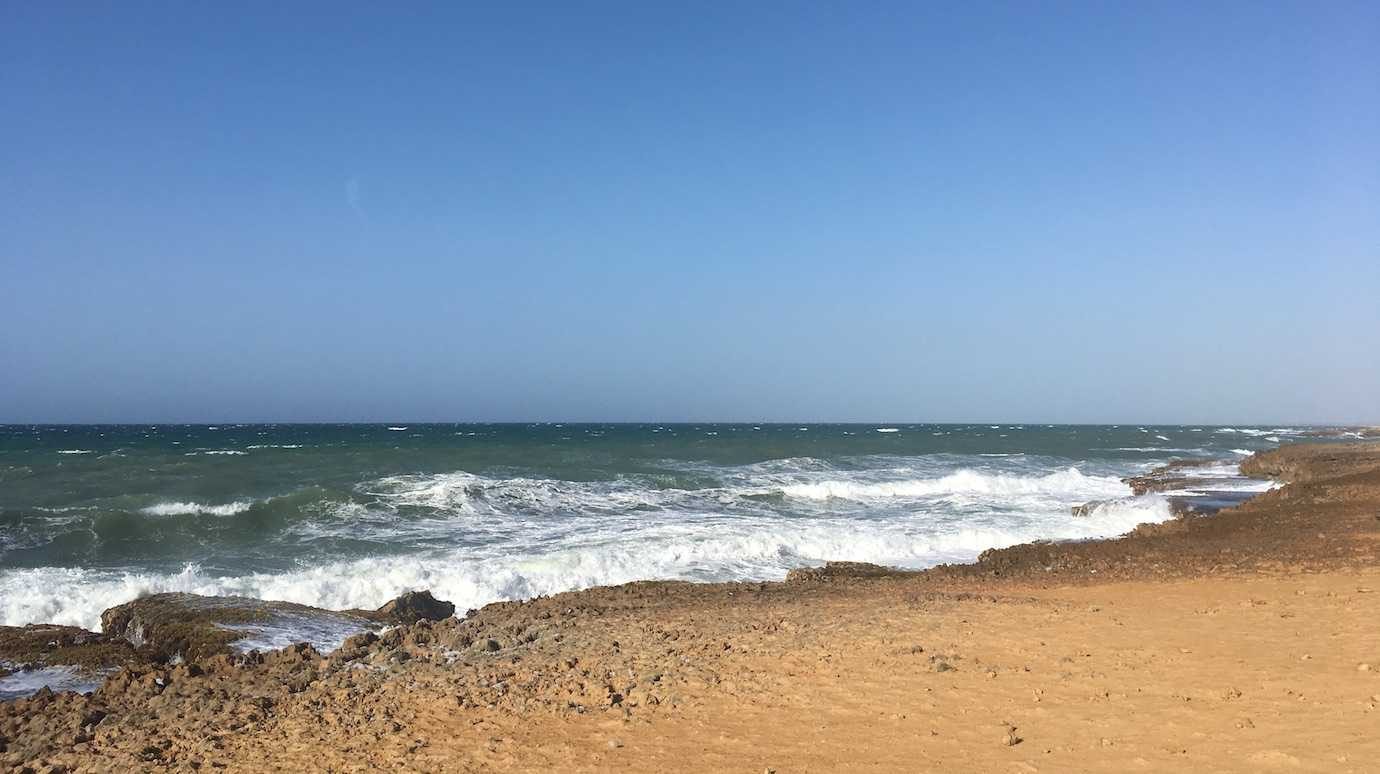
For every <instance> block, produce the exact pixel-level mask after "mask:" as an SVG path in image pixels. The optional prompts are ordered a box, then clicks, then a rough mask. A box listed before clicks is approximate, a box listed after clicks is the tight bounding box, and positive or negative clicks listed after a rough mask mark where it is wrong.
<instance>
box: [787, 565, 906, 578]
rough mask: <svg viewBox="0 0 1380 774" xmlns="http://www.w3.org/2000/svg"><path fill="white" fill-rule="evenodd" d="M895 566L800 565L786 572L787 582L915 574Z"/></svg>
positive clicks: (893, 576)
mask: <svg viewBox="0 0 1380 774" xmlns="http://www.w3.org/2000/svg"><path fill="white" fill-rule="evenodd" d="M913 574H914V573H909V572H907V571H905V570H898V569H896V568H894V567H883V566H882V565H879V564H869V563H867V562H825V563H824V566H823V567H799V568H796V569H794V570H791V571H790V572H788V573H786V582H787V583H811V582H821V581H824V582H827V581H832V580H840V579H844V578H895V577H903V576H907V575H913Z"/></svg>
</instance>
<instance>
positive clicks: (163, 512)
mask: <svg viewBox="0 0 1380 774" xmlns="http://www.w3.org/2000/svg"><path fill="white" fill-rule="evenodd" d="M253 505H254V503H252V502H250V501H248V500H236V501H235V502H233V503H225V504H224V505H205V504H203V503H189V502H163V503H155V504H153V505H150V506H147V507H145V508H140V509H139V512H140V513H144V514H147V515H149V516H198V515H202V514H205V515H209V516H234V515H235V514H237V513H244V512H245V511H247V510H249V509H250V508H251V507H253Z"/></svg>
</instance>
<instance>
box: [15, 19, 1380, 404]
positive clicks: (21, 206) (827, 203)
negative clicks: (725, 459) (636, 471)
mask: <svg viewBox="0 0 1380 774" xmlns="http://www.w3.org/2000/svg"><path fill="white" fill-rule="evenodd" d="M1377 62H1380V6H1377V5H1376V4H1373V3H1348V2H1338V3H1329V4H1325V5H1321V6H1319V5H1312V4H1304V3H1290V2H1268V3H1220V4H1214V5H1211V6H1208V7H1204V6H1201V5H1199V4H1193V3H1164V4H1155V5H1147V6H1139V7H1134V6H1125V7H1123V6H1112V5H1106V4H1097V3H1068V4H1061V5H1058V6H1042V7H1036V6H1029V7H1022V6H1019V5H1013V6H1006V5H992V6H981V7H972V6H967V5H950V6H943V5H926V6H923V7H921V6H916V5H913V4H907V3H897V4H890V3H882V4H877V5H870V6H868V7H866V8H849V7H840V6H833V5H826V4H813V3H784V4H775V3H762V4H755V5H753V6H751V7H748V8H738V7H730V6H728V5H709V6H705V7H696V8H689V7H685V8H676V7H646V6H642V5H638V4H619V3H596V4H593V5H590V6H585V7H581V8H572V7H569V6H566V5H564V4H533V5H528V6H524V7H522V8H498V7H485V6H460V5H422V6H417V7H413V8H409V9H408V10H407V11H406V12H403V11H400V10H395V9H384V8H370V7H367V6H351V5H344V6H341V5H329V6H325V5H322V6H310V5H295V6H292V7H287V8H281V9H278V8H269V7H267V6H250V7H247V8H243V7H235V8H231V7H225V8H218V7H192V6H184V5H179V4H152V5H138V6H119V7H115V6H111V7H81V6H54V5H20V4H13V5H11V6H10V7H8V8H7V9H6V13H5V24H3V25H0V105H4V106H5V112H6V115H7V117H8V120H7V121H6V122H5V124H4V125H3V126H0V140H3V142H0V278H3V279H2V280H0V289H2V290H0V292H2V293H3V294H2V295H0V298H3V303H0V329H3V330H4V331H5V333H4V334H3V335H0V363H3V367H0V422H5V423H17V424H42V423H73V422H76V423H111V422H134V423H154V424H169V423H175V422H193V423H230V422H245V421H251V420H252V421H265V422H275V421H276V422H285V421H323V422H333V421H360V422H402V423H406V422H421V421H428V420H430V421H440V422H453V421H486V420H501V421H517V422H531V421H550V422H579V421H601V420H603V421H609V420H613V421H633V422H638V421H641V422H666V421H687V422H701V423H704V422H711V421H719V422H728V421H742V422H762V421H772V422H801V423H809V422H826V421H864V422H874V421H880V422H894V423H901V422H913V421H929V422H971V423H1003V424H1005V423H1014V424H1022V423H1024V424H1047V423H1058V424H1064V423H1074V424H1088V423H1099V424H1100V423H1111V424H1122V425H1129V424H1146V423H1150V421H1151V420H1154V423H1157V424H1164V423H1172V424H1218V425H1220V424H1251V425H1294V426H1297V425H1299V424H1324V425H1336V424H1348V425H1349V424H1376V423H1380V401H1377V396H1380V356H1377V353H1380V303H1377V299H1378V298H1380V89H1378V88H1377V87H1376V78H1375V72H1376V63H1377ZM879 416H880V417H889V419H883V420H873V419H862V420H860V419H858V418H860V417H879ZM802 417H805V418H806V419H802ZM903 417H911V418H917V419H912V420H906V419H901V418H903Z"/></svg>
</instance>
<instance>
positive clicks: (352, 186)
mask: <svg viewBox="0 0 1380 774" xmlns="http://www.w3.org/2000/svg"><path fill="white" fill-rule="evenodd" d="M363 198H364V192H363V189H362V186H361V184H360V181H359V178H358V177H357V176H354V175H351V176H350V177H349V178H347V179H346V180H345V204H347V205H348V206H349V207H350V209H351V210H352V211H354V213H355V217H357V218H359V219H360V221H361V222H363V221H366V220H368V216H367V215H365V213H364V205H363Z"/></svg>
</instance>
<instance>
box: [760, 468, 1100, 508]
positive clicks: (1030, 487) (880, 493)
mask: <svg viewBox="0 0 1380 774" xmlns="http://www.w3.org/2000/svg"><path fill="white" fill-rule="evenodd" d="M782 491H783V492H784V493H785V495H786V496H787V497H797V498H802V499H807V500H829V499H839V500H870V499H877V498H890V497H932V496H942V495H953V494H986V495H1030V494H1050V495H1064V496H1068V497H1073V498H1077V497H1088V498H1095V497H1108V496H1115V495H1120V494H1125V493H1126V485H1125V484H1124V483H1122V481H1121V479H1119V478H1117V477H1115V476H1086V475H1083V473H1081V472H1079V470H1078V469H1077V468H1069V469H1068V470H1063V471H1058V472H1055V473H1050V474H1048V475H1043V476H1019V475H1012V474H1005V473H995V474H994V473H982V472H978V471H974V470H959V471H957V472H954V473H950V474H949V475H946V476H941V477H939V478H924V479H912V480H906V481H878V482H859V481H853V480H826V481H817V482H812V483H808V484H794V485H790V486H785V487H783V488H782Z"/></svg>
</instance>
